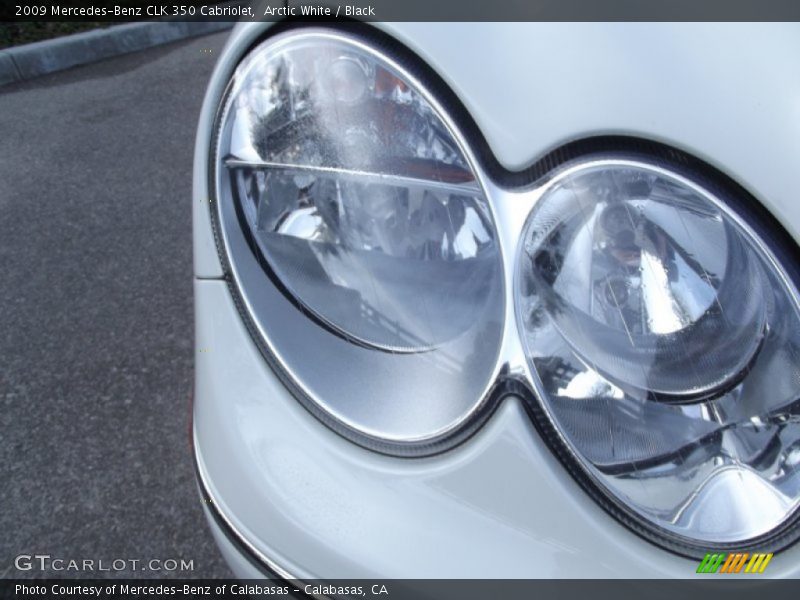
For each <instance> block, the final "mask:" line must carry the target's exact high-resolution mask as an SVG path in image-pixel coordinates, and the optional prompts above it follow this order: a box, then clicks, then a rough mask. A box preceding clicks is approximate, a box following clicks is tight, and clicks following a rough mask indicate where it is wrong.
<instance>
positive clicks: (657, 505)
mask: <svg viewBox="0 0 800 600" xmlns="http://www.w3.org/2000/svg"><path fill="white" fill-rule="evenodd" d="M727 200H728V199H726V198H724V197H720V196H718V195H716V193H714V192H712V191H710V190H709V189H708V188H706V187H704V186H702V185H700V184H699V183H697V182H695V181H692V180H690V179H688V178H686V177H684V176H682V175H680V174H678V173H676V172H673V171H671V170H668V169H666V168H662V167H659V166H655V165H653V164H647V163H644V162H638V161H626V160H615V159H607V160H604V159H602V158H601V159H597V160H590V161H587V162H584V163H582V164H578V165H576V166H573V167H571V168H568V169H567V170H566V171H565V172H563V173H562V174H560V175H557V176H556V177H555V178H554V179H553V181H551V182H550V183H549V184H547V187H546V189H545V190H544V193H543V196H542V197H541V198H540V199H539V201H538V202H537V204H536V205H535V207H534V209H533V210H532V212H531V214H530V216H529V218H528V221H527V223H526V225H525V229H524V232H523V235H522V240H521V242H520V255H519V257H518V264H517V268H518V272H517V298H516V311H517V319H518V327H519V330H520V333H521V335H522V338H523V343H524V345H525V348H526V353H527V358H528V362H529V365H530V369H531V372H532V374H533V376H534V379H535V384H536V388H537V390H538V391H539V396H540V399H541V401H542V404H543V405H544V408H545V412H546V414H547V416H548V417H549V419H550V420H551V422H552V424H553V425H554V426H555V428H556V429H557V431H558V433H559V435H560V436H561V438H562V439H563V442H564V443H565V444H566V445H567V447H568V448H569V449H570V450H571V452H572V453H573V454H574V456H575V457H576V458H577V459H578V461H579V463H580V465H581V466H582V468H583V469H584V470H585V472H586V474H588V475H589V477H591V478H592V479H593V480H594V481H595V482H596V483H598V484H599V485H600V486H601V488H603V489H605V490H606V493H608V494H610V495H611V497H612V498H613V499H615V501H616V502H617V503H618V504H619V505H621V506H622V507H624V509H625V510H626V511H629V512H632V513H633V514H634V515H635V516H636V517H638V518H639V520H644V522H645V523H647V524H648V525H649V526H654V529H655V531H657V532H660V533H661V534H666V536H667V537H668V538H669V537H672V538H673V539H674V541H675V542H676V543H677V544H686V545H695V546H700V547H703V546H702V544H706V546H705V547H706V548H707V547H708V544H726V543H735V542H743V541H745V540H758V539H760V538H761V539H763V536H766V535H767V534H770V533H771V532H774V531H776V530H778V529H780V527H781V526H782V525H783V524H784V523H786V521H787V520H788V519H789V518H790V517H791V515H792V514H793V513H794V512H795V509H796V508H797V507H798V504H800V469H798V465H800V427H798V415H800V402H798V390H800V316H799V313H798V296H797V292H796V290H795V289H794V287H793V286H792V284H791V283H790V281H789V280H788V278H787V277H786V275H785V274H784V272H783V270H782V269H781V267H780V265H779V264H778V262H777V261H776V260H775V258H774V257H773V255H772V254H771V253H770V252H769V250H768V249H767V246H766V244H765V243H764V242H763V240H761V239H760V238H759V237H758V236H757V235H756V233H755V232H754V231H753V230H752V229H751V228H750V227H749V226H748V224H747V223H746V222H745V221H744V220H743V219H742V217H741V216H740V215H739V214H737V213H736V212H734V211H733V209H732V208H731V204H730V203H729V202H728V201H727ZM652 528H653V527H651V529H652Z"/></svg>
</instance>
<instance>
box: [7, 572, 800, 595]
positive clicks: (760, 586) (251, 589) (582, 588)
mask: <svg viewBox="0 0 800 600" xmlns="http://www.w3.org/2000/svg"><path fill="white" fill-rule="evenodd" d="M575 567H576V569H577V570H580V565H575ZM798 592H800V581H797V580H770V579H765V578H763V576H757V575H756V576H753V575H749V576H748V575H742V576H736V575H731V576H705V577H703V576H697V578H696V579H684V580H647V579H641V580H586V579H583V580H582V579H577V580H519V579H512V580H509V579H504V580H478V579H475V580H469V579H468V580H442V579H436V580H433V579H431V580H428V579H423V580H419V579H417V580H412V579H408V580H396V579H395V580H332V581H306V582H300V581H269V580H266V581H261V580H240V581H237V580H233V579H228V580H223V579H213V580H201V579H195V580H187V579H180V580H178V579H176V580H169V579H160V580H146V579H140V580H135V579H124V580H123V579H118V580H115V579H105V580H102V579H93V580H80V579H41V580H30V579H5V580H0V598H3V599H9V600H10V599H13V600H24V599H33V598H37V599H40V600H86V599H87V598H98V599H102V600H129V599H134V598H135V599H148V598H150V599H156V598H158V599H169V598H176V599H184V600H185V599H195V598H208V599H210V600H226V599H232V600H235V599H243V598H254V599H260V600H266V599H279V598H284V599H287V598H308V597H330V598H347V599H363V598H366V599H368V600H427V599H430V600H485V599H492V598H502V599H504V600H516V599H520V600H522V599H525V600H530V599H550V598H556V599H560V598H563V599H564V600H567V599H572V598H587V599H591V600H624V599H626V598H648V600H674V599H675V598H680V600H692V599H695V598H698V599H702V600H716V599H719V600H737V599H740V598H742V599H743V598H753V597H762V598H769V599H770V600H783V599H784V598H785V599H787V600H788V599H789V598H792V599H795V598H797V595H798Z"/></svg>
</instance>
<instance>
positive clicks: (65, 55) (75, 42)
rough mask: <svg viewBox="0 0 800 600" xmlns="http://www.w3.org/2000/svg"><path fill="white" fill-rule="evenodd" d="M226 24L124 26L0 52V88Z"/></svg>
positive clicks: (185, 23)
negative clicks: (0, 86)
mask: <svg viewBox="0 0 800 600" xmlns="http://www.w3.org/2000/svg"><path fill="white" fill-rule="evenodd" d="M232 26H233V23H229V22H207V21H203V22H176V21H168V22H158V23H126V24H124V25H115V26H112V27H108V28H105V29H93V30H91V31H84V32H80V33H75V34H73V35H67V36H64V37H60V38H55V39H52V40H44V41H41V42H34V43H33V44H25V45H22V46H14V47H12V48H6V49H5V50H0V85H4V84H6V83H12V82H15V81H23V80H25V79H32V78H34V77H39V76H40V75H45V74H46V73H53V72H55V71H62V70H64V69H69V68H70V67H75V66H78V65H84V64H87V63H91V62H95V61H98V60H102V59H104V58H111V57H113V56H119V55H120V54H127V53H128V52H135V51H137V50H143V49H145V48H150V47H152V46H158V45H161V44H167V43H169V42H174V41H176V40H181V39H184V38H188V37H193V36H197V35H205V34H208V33H214V32H217V31H222V30H224V29H229V28H230V27H232Z"/></svg>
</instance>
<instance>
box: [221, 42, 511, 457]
mask: <svg viewBox="0 0 800 600" xmlns="http://www.w3.org/2000/svg"><path fill="white" fill-rule="evenodd" d="M216 175H217V186H218V194H219V195H220V198H221V202H220V207H219V211H220V212H219V216H220V224H221V229H222V233H223V236H224V237H225V240H226V243H227V245H228V247H229V256H230V258H231V263H232V268H233V270H234V272H235V273H236V274H237V281H238V284H239V288H240V290H241V292H242V293H243V295H244V296H245V300H246V303H247V305H248V307H249V308H250V309H251V312H253V313H259V314H254V317H255V320H256V321H257V326H258V327H259V328H260V330H261V332H262V333H263V336H264V337H265V338H266V340H267V342H268V343H269V344H270V346H271V347H270V350H271V352H272V353H273V354H274V355H276V356H277V358H278V361H279V362H280V363H281V364H280V366H281V367H282V368H283V370H284V372H285V373H287V374H288V375H289V377H290V378H291V379H292V380H293V383H294V384H296V385H297V387H299V388H300V390H301V391H302V392H303V394H304V395H305V397H306V398H308V399H309V400H310V401H311V402H312V403H313V406H315V407H316V408H322V410H323V411H324V412H325V413H326V415H327V416H328V417H329V418H330V417H333V420H334V421H336V422H338V423H340V424H346V425H347V426H349V428H350V429H352V430H356V431H357V432H358V433H361V434H365V435H367V436H370V437H375V438H380V439H381V440H384V441H388V442H398V443H403V442H410V441H421V440H433V439H435V438H437V437H441V436H442V435H445V434H446V433H447V432H448V431H450V430H452V429H453V428H454V427H455V425H456V424H457V423H459V422H460V421H463V420H464V419H465V418H467V417H468V416H469V414H470V413H471V411H472V409H474V408H475V407H476V406H477V405H478V404H479V403H480V402H481V401H482V400H484V399H485V395H486V392H487V390H488V388H489V385H490V381H491V377H492V372H493V370H494V368H495V365H494V362H495V357H496V355H497V352H498V349H499V343H500V336H501V328H502V325H501V323H502V314H503V311H504V292H503V289H502V267H501V261H500V249H499V244H498V243H497V241H496V234H495V228H494V224H493V219H492V215H491V211H490V209H489V205H488V202H487V201H486V197H485V195H484V191H483V188H482V185H481V183H480V181H479V179H478V177H477V176H476V174H475V173H474V171H473V169H472V167H471V166H470V159H469V158H468V156H467V153H466V151H465V148H464V146H463V145H462V144H461V143H460V142H459V141H458V140H457V134H456V133H455V130H454V128H453V127H452V126H451V125H450V124H449V123H448V122H447V121H446V120H445V119H444V118H443V116H442V114H441V113H440V111H439V110H438V109H437V107H436V105H435V103H434V101H433V100H432V98H431V97H430V96H428V95H427V94H426V92H425V91H424V90H423V89H422V88H421V86H420V85H419V84H417V83H416V82H415V80H414V79H413V78H412V77H411V76H410V75H408V74H407V73H405V72H404V71H403V70H402V69H401V68H400V67H399V66H398V65H395V64H393V63H392V62H391V61H390V60H389V59H387V58H385V57H384V56H382V55H381V54H379V53H378V52H377V51H375V50H374V49H372V48H371V47H368V46H366V45H364V44H362V43H360V42H359V41H358V40H357V39H355V38H351V37H350V36H345V35H338V34H334V33H330V32H322V31H313V30H304V31H303V32H302V33H287V34H281V35H277V36H275V37H273V38H270V39H269V40H267V41H266V42H264V43H263V44H261V45H260V46H259V47H257V48H255V49H254V50H253V51H252V52H251V53H250V54H249V55H248V56H247V57H245V59H244V60H243V61H242V63H241V64H240V66H239V67H238V69H237V71H236V74H235V75H234V78H233V80H232V83H231V85H230V90H229V93H228V97H227V100H226V102H225V105H224V108H223V111H222V113H221V118H220V129H219V137H218V146H217V157H216ZM240 237H241V238H242V239H241V240H240V242H241V243H240V245H247V246H248V248H249V250H248V251H247V252H237V251H236V250H235V249H234V248H235V246H236V245H237V240H239V238H240ZM231 250H233V251H232V252H231ZM253 258H254V259H255V260H256V261H257V262H258V263H260V265H261V266H262V267H263V271H265V272H266V274H267V275H268V277H269V279H267V278H266V277H264V273H263V272H262V273H255V272H254V273H253V274H252V275H248V274H246V273H245V271H247V270H248V267H247V265H248V263H249V262H252V259H253ZM270 281H271V283H272V285H273V287H274V288H276V289H278V290H280V291H281V292H282V294H283V295H284V297H285V299H287V300H289V301H290V302H291V303H293V304H295V306H296V307H297V308H300V309H301V311H302V314H303V318H304V319H305V321H306V322H305V323H300V322H299V321H297V314H296V313H297V311H296V310H295V314H292V315H290V314H289V311H287V314H286V316H285V317H281V316H277V315H276V314H275V311H276V310H277V308H279V307H278V306H276V304H277V305H281V304H282V303H281V302H277V301H273V302H272V304H271V305H269V306H268V305H267V303H266V301H265V300H264V298H265V297H266V296H267V295H268V294H270V290H267V289H265V288H266V287H267V284H268V283H269V282H270ZM259 304H261V305H263V309H258V308H257V307H256V305H259ZM260 313H263V314H260ZM269 313H272V314H269ZM281 318H285V319H292V321H293V322H295V323H296V325H295V326H294V328H293V330H292V331H293V334H294V336H295V337H301V338H304V339H303V343H302V344H298V340H297V339H294V340H289V339H281V338H283V337H284V336H287V337H288V336H291V335H292V333H291V332H289V331H288V330H287V331H284V330H285V329H286V328H285V327H282V326H281V325H284V326H285V325H286V323H282V324H276V323H275V321H276V320H279V319H281ZM320 326H322V328H324V330H325V331H326V334H325V335H327V338H325V339H324V340H322V339H321V338H320V331H319V329H320ZM303 332H307V333H305V334H304V333H303ZM367 355H369V356H368V357H367ZM345 376H346V377H352V378H355V381H354V382H352V383H351V384H349V385H347V384H343V383H342V381H341V380H342V379H344V378H345ZM387 384H388V385H387ZM398 413H404V414H403V416H402V417H401V418H398Z"/></svg>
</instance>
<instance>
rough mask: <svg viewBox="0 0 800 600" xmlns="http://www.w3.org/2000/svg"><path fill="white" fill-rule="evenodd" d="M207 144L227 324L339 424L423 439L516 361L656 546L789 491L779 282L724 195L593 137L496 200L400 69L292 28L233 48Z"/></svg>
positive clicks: (754, 537) (778, 271)
mask: <svg viewBox="0 0 800 600" xmlns="http://www.w3.org/2000/svg"><path fill="white" fill-rule="evenodd" d="M212 160H213V161H214V163H213V169H212V176H213V179H214V180H213V187H214V189H215V193H216V195H215V197H216V199H217V200H218V203H217V205H216V207H215V209H214V214H215V223H216V226H217V233H218V234H219V236H218V237H219V239H220V241H221V242H222V243H223V244H224V247H225V252H224V255H225V256H227V258H228V261H229V267H230V271H231V274H232V278H233V281H234V282H235V286H234V289H235V290H236V298H237V299H238V300H240V301H241V302H240V303H241V308H242V309H243V312H244V313H245V314H246V316H247V319H246V322H247V323H248V324H249V325H250V326H251V328H253V329H255V332H254V333H255V336H254V337H255V338H256V339H257V340H259V341H260V342H261V343H262V345H263V346H264V347H265V350H266V352H265V355H266V356H267V357H268V358H269V359H271V360H272V361H273V366H274V367H275V370H276V371H277V372H278V373H279V374H280V375H282V376H283V378H284V381H285V382H286V383H287V385H288V386H289V387H290V388H292V389H293V391H294V392H295V393H296V395H297V396H298V398H299V399H300V400H301V401H302V402H303V403H304V404H305V406H306V407H307V408H309V410H311V411H312V412H314V413H315V414H316V415H317V416H318V417H320V418H321V419H322V420H323V421H325V422H326V423H328V424H329V425H331V426H332V427H333V428H334V429H336V430H337V431H339V432H340V433H343V434H344V435H346V436H348V437H350V438H351V439H355V440H356V441H359V442H360V443H364V444H366V445H369V446H370V447H373V448H376V449H379V450H385V451H387V452H391V453H393V454H430V453H433V452H435V451H436V450H437V449H439V448H442V447H445V446H450V445H451V444H453V443H454V442H455V441H456V440H457V439H461V438H464V437H466V436H467V435H469V433H471V431H472V430H473V428H474V427H473V426H476V425H477V424H478V423H479V416H480V415H482V414H488V413H489V412H490V411H479V410H478V409H479V408H481V407H482V406H487V407H488V406H489V405H490V403H489V402H487V401H488V399H489V397H490V392H491V391H492V390H498V392H502V391H503V390H507V389H514V390H517V391H519V390H521V389H522V387H521V386H519V385H517V384H518V383H519V381H518V380H519V379H520V378H522V379H525V381H524V382H523V383H524V384H526V387H527V388H528V389H530V388H533V389H534V390H535V391H536V393H537V395H538V402H539V403H540V404H541V407H542V408H543V409H544V410H543V413H544V415H545V417H546V419H548V420H549V423H548V424H547V426H548V429H547V430H548V431H549V430H550V429H549V426H550V425H552V429H553V430H554V431H555V436H556V437H557V441H556V442H555V443H557V444H558V445H559V446H561V447H563V446H566V448H567V449H568V450H569V454H570V456H571V457H572V459H574V460H572V459H570V465H572V464H573V463H577V464H578V465H579V467H580V469H581V470H582V472H583V473H584V474H585V475H587V476H588V480H589V481H591V484H592V485H591V486H590V487H591V489H592V490H593V491H597V490H598V489H599V490H600V491H601V493H602V495H603V498H604V500H603V502H604V504H605V505H606V506H609V503H608V502H606V501H605V499H606V498H610V499H611V500H612V503H613V506H614V507H615V509H614V510H612V512H614V514H615V515H617V516H618V517H620V518H623V519H624V520H626V521H627V522H628V523H629V524H630V520H631V519H633V520H635V521H636V523H637V524H638V527H637V529H638V530H640V531H641V530H642V528H641V526H642V525H644V526H645V528H646V530H647V531H648V532H649V533H651V534H653V533H654V534H655V535H656V536H657V537H658V539H659V541H661V542H662V543H663V542H664V540H669V543H671V544H672V547H679V548H681V549H682V550H686V549H687V548H689V549H691V550H692V551H696V550H698V549H702V548H705V547H706V546H707V545H709V544H712V545H717V546H724V545H726V544H740V543H743V542H748V543H751V544H757V543H759V542H760V541H763V540H769V539H773V538H772V537H771V536H774V535H777V534H776V532H778V533H780V532H781V531H783V530H782V528H783V527H785V526H787V524H789V523H790V521H791V519H792V518H793V515H795V514H796V513H797V512H798V511H797V509H798V506H800V418H799V416H800V394H798V391H799V390H800V305H798V294H797V290H796V289H795V288H794V286H793V284H792V283H791V281H790V279H789V278H788V277H787V276H786V274H785V272H784V271H783V270H782V268H781V266H780V264H779V263H778V261H777V260H776V259H775V257H774V255H773V254H772V253H771V252H770V251H769V250H768V246H767V245H766V244H765V243H764V242H763V240H762V239H760V238H759V237H758V235H757V234H756V233H755V232H754V231H753V230H752V229H751V227H750V226H749V225H748V223H747V222H746V220H745V219H743V218H742V217H741V216H740V215H739V214H738V213H737V212H736V211H734V210H733V209H731V207H730V204H729V203H728V202H726V200H727V199H726V197H725V193H724V192H720V193H718V192H717V191H713V192H712V191H710V190H711V189H712V188H711V187H710V186H707V185H701V184H699V183H697V180H696V179H694V178H692V177H686V176H684V175H681V174H679V173H678V172H676V171H675V170H674V169H673V168H672V166H670V167H665V166H656V165H655V164H652V163H649V162H647V161H643V160H631V159H621V158H612V157H605V158H603V157H601V158H585V159H583V160H582V161H581V162H579V163H572V166H569V167H568V168H563V167H562V168H561V169H560V171H558V172H557V173H556V174H555V176H553V177H552V178H551V179H550V180H549V181H546V182H545V183H544V184H543V186H544V187H543V188H537V189H527V190H522V191H517V192H510V191H504V190H497V194H498V196H499V197H493V198H492V201H491V202H494V205H492V203H491V202H490V201H489V199H488V198H487V194H486V192H485V189H484V186H483V183H482V179H481V174H480V171H479V170H476V168H475V165H474V161H473V159H472V157H471V155H470V153H469V150H468V148H467V147H466V145H465V144H463V143H462V142H461V138H460V136H459V134H458V131H457V129H456V128H455V127H454V126H453V125H452V123H451V122H450V121H449V120H448V119H447V117H446V116H445V115H444V113H443V111H442V110H441V108H440V107H439V105H438V104H437V103H436V101H435V99H434V98H433V97H432V96H431V95H430V94H429V93H428V92H427V91H426V90H425V89H424V87H423V86H422V85H421V84H420V83H419V82H418V81H417V80H416V79H415V78H414V77H413V76H412V75H411V74H410V73H409V72H408V71H407V70H405V69H404V68H403V67H401V66H400V65H398V64H397V63H395V62H393V61H392V60H391V59H390V58H388V57H387V56H386V55H384V54H382V53H381V52H380V51H378V50H376V49H375V48H374V47H373V46H369V45H366V44H365V43H363V42H361V41H360V40H359V39H358V37H356V36H350V35H349V34H348V35H345V34H339V33H333V32H330V31H325V30H313V29H303V30H301V31H290V32H286V33H283V34H278V35H275V36H272V37H270V38H269V39H268V40H267V41H265V42H264V43H262V44H260V45H259V46H257V47H256V48H255V49H254V50H252V51H251V52H250V53H249V54H248V55H247V56H246V57H245V58H244V60H243V61H242V63H241V64H240V65H239V67H238V68H237V70H236V72H235V74H234V76H233V78H232V81H231V83H230V86H229V88H228V91H227V93H226V97H225V101H224V103H223V106H222V108H221V110H220V112H219V115H218V119H217V130H216V139H215V152H214V155H213V158H212ZM493 189H496V188H493ZM714 189H716V188H714ZM515 194H517V195H519V196H521V198H519V197H517V198H515V197H513V196H514V195H515ZM519 200H522V202H521V203H518V204H514V203H515V202H516V201H519ZM526 200H529V201H530V202H531V204H527V205H526V204H525V201H526ZM531 205H532V206H533V208H532V210H531V212H530V214H529V215H528V217H527V220H526V222H525V224H524V227H523V228H522V232H521V233H520V226H521V223H519V220H518V215H519V211H520V208H519V207H520V206H531ZM523 210H527V209H523ZM495 214H497V215H499V216H500V218H498V219H497V220H495ZM497 223H500V224H502V227H503V228H504V229H503V230H502V231H498V225H497ZM501 242H502V245H503V248H505V249H506V250H507V249H509V248H511V249H513V248H515V247H516V249H517V250H518V253H517V256H516V263H514V265H513V266H512V267H509V263H511V262H512V261H511V259H510V258H509V254H508V253H507V254H506V260H505V261H504V260H503V256H501V254H502V252H501ZM506 271H509V272H511V271H515V273H514V286H515V291H514V306H513V310H514V311H515V312H516V324H515V323H513V322H512V321H513V318H506V293H505V285H506V281H507V278H506V276H505V272H506ZM511 310H512V308H511V307H510V306H509V307H508V312H509V314H510V312H511ZM515 325H516V327H515ZM520 339H521V346H520ZM520 347H521V348H522V349H521V350H520ZM526 363H527V369H526V368H525V367H524V366H523V365H525V364H526ZM506 382H513V383H512V384H511V385H513V386H514V387H513V388H508V387H506V386H505V383H506ZM501 395H502V393H497V394H496V395H494V396H493V397H495V398H499V397H501ZM531 402H536V400H534V399H531ZM541 412H542V411H536V414H540V413H541ZM479 413H480V415H479ZM532 476H535V474H532ZM610 510H611V509H610Z"/></svg>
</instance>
